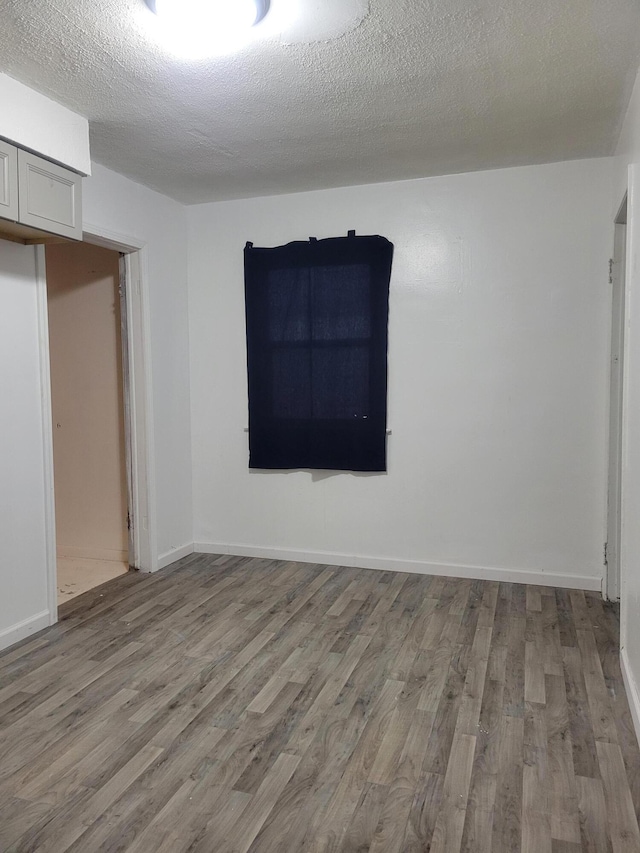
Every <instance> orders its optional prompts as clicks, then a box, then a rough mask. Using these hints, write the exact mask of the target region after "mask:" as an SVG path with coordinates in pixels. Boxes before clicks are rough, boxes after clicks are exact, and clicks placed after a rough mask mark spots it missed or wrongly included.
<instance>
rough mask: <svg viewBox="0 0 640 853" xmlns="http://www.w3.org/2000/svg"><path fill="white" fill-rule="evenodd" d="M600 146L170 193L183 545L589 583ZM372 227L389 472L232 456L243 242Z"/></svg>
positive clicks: (599, 557) (604, 387)
mask: <svg viewBox="0 0 640 853" xmlns="http://www.w3.org/2000/svg"><path fill="white" fill-rule="evenodd" d="M610 182H611V161H610V160H591V161H579V162H572V163H560V164H554V165H550V166H538V167H527V168H517V169H506V170H500V171H493V172H478V173H473V174H467V175H457V176H449V177H443V178H430V179H424V180H416V181H407V182H400V183H392V184H385V185H370V186H362V187H353V188H348V189H338V190H329V191H322V192H314V193H303V194H297V195H289V196H279V197H271V198H259V199H253V200H247V201H234V202H226V203H218V204H209V205H201V206H196V207H192V208H189V209H188V218H189V309H190V342H191V400H192V424H193V463H194V464H193V480H194V537H195V541H196V547H197V548H198V549H205V550H206V549H210V550H214V551H215V550H228V551H230V552H232V553H233V552H235V553H247V554H264V555H271V556H280V557H287V556H290V557H293V558H297V559H312V560H317V561H320V562H334V563H335V562H338V563H348V564H351V565H370V566H374V567H376V566H377V567H384V568H399V569H405V570H410V571H411V570H413V571H435V572H441V573H450V574H461V575H465V574H466V575H470V576H478V577H503V578H506V577H510V578H513V579H516V580H518V579H519V580H527V581H530V582H539V583H548V582H558V583H564V584H566V585H567V586H588V587H591V588H600V583H601V579H602V576H603V545H604V540H605V516H606V512H605V509H606V429H607V399H608V398H607V394H608V364H607V354H608V346H609V340H608V335H609V324H610V316H609V303H608V297H609V294H608V291H607V287H606V269H607V259H608V257H609V248H610V247H609V235H608V226H609V207H610ZM352 228H355V229H356V230H357V233H358V234H382V235H384V236H385V237H388V238H389V239H390V240H391V241H392V242H393V243H394V244H395V261H394V269H393V274H392V284H391V304H390V345H389V346H390V350H389V406H388V412H389V417H388V424H389V427H390V428H391V430H392V435H391V436H390V437H389V444H388V463H389V470H388V473H387V474H386V475H377V476H356V475H351V474H345V473H342V474H331V473H327V472H316V473H309V472H282V473H281V472H268V473H266V472H250V471H249V470H248V467H247V460H248V445H247V435H246V433H245V431H244V430H245V427H246V426H247V390H246V389H247V383H246V355H245V337H244V335H245V332H244V296H243V256H242V250H243V247H244V245H245V243H246V241H247V240H251V241H253V243H254V244H255V245H257V246H274V245H279V244H282V243H286V242H288V241H290V240H296V239H306V238H308V237H309V236H314V237H318V238H320V237H329V236H335V235H340V234H346V233H347V230H348V229H352Z"/></svg>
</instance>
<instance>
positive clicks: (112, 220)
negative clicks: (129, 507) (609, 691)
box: [83, 164, 193, 565]
mask: <svg viewBox="0 0 640 853" xmlns="http://www.w3.org/2000/svg"><path fill="white" fill-rule="evenodd" d="M83 193H84V201H83V205H84V230H85V232H89V233H91V234H97V235H100V236H106V237H112V238H113V239H115V240H120V241H121V242H122V243H128V241H130V240H132V239H135V240H136V241H138V242H139V243H140V244H144V250H143V254H144V263H143V268H144V270H145V277H146V280H147V282H148V293H149V312H150V321H151V367H152V373H153V432H154V446H155V456H154V458H155V470H154V475H155V476H154V480H155V503H156V529H157V553H158V556H159V559H160V561H161V564H163V565H164V564H166V563H167V562H171V560H172V558H173V557H174V556H176V555H177V554H180V553H182V552H183V550H184V548H187V549H188V548H189V547H190V543H192V542H193V533H192V508H191V491H192V490H191V425H190V400H189V343H188V336H189V328H188V307H187V231H186V228H187V223H186V212H185V208H184V207H183V206H182V205H181V204H178V203H177V202H174V201H172V200H171V199H169V198H167V197H166V196H163V195H160V194H158V193H156V192H153V191H152V190H149V189H147V188H146V187H143V186H141V185H140V184H135V183H133V182H132V181H130V180H128V179H127V178H124V177H122V176H121V175H118V174H116V173H115V172H111V171H109V170H108V169H105V168H104V167H102V166H99V165H96V164H94V166H93V174H92V176H91V177H90V178H85V180H84V181H83Z"/></svg>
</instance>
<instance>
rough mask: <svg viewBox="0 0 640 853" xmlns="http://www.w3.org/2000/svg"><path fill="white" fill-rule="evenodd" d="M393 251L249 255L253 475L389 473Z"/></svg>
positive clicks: (379, 245)
mask: <svg viewBox="0 0 640 853" xmlns="http://www.w3.org/2000/svg"><path fill="white" fill-rule="evenodd" d="M392 258H393V245H392V244H391V243H390V242H389V241H388V240H386V239H385V238H384V237H356V236H352V235H350V236H349V237H338V238H332V239H328V240H310V241H309V242H295V243H289V244H288V245H286V246H279V247H277V248H273V249H262V248H254V247H253V246H252V245H251V244H250V243H248V244H247V247H246V249H245V256H244V260H245V302H246V320H247V359H248V374H249V377H248V378H249V452H250V459H249V467H251V468H323V469H332V470H346V471H386V424H387V339H388V334H387V327H388V309H389V280H390V277H391V263H392Z"/></svg>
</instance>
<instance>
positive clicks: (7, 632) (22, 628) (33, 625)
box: [0, 610, 51, 649]
mask: <svg viewBox="0 0 640 853" xmlns="http://www.w3.org/2000/svg"><path fill="white" fill-rule="evenodd" d="M49 625H51V614H50V613H49V611H48V610H43V611H42V613H38V614H36V615H35V616H31V617H30V618H29V619H25V620H24V621H23V622H18V624H17V625H12V626H11V627H10V628H5V629H4V631H0V649H6V648H8V647H9V646H12V645H13V644H14V643H19V642H20V640H24V639H25V638H26V637H30V636H31V634H36V633H37V632H38V631H42V629H43V628H48V627H49Z"/></svg>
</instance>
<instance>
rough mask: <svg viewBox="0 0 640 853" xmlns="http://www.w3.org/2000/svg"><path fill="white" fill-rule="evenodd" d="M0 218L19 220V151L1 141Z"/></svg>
mask: <svg viewBox="0 0 640 853" xmlns="http://www.w3.org/2000/svg"><path fill="white" fill-rule="evenodd" d="M0 216H1V217H2V218H3V219H13V220H14V221H15V220H16V219H17V218H18V149H17V148H16V147H15V146H13V145H9V143H8V142H3V141H2V140H1V139H0Z"/></svg>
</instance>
